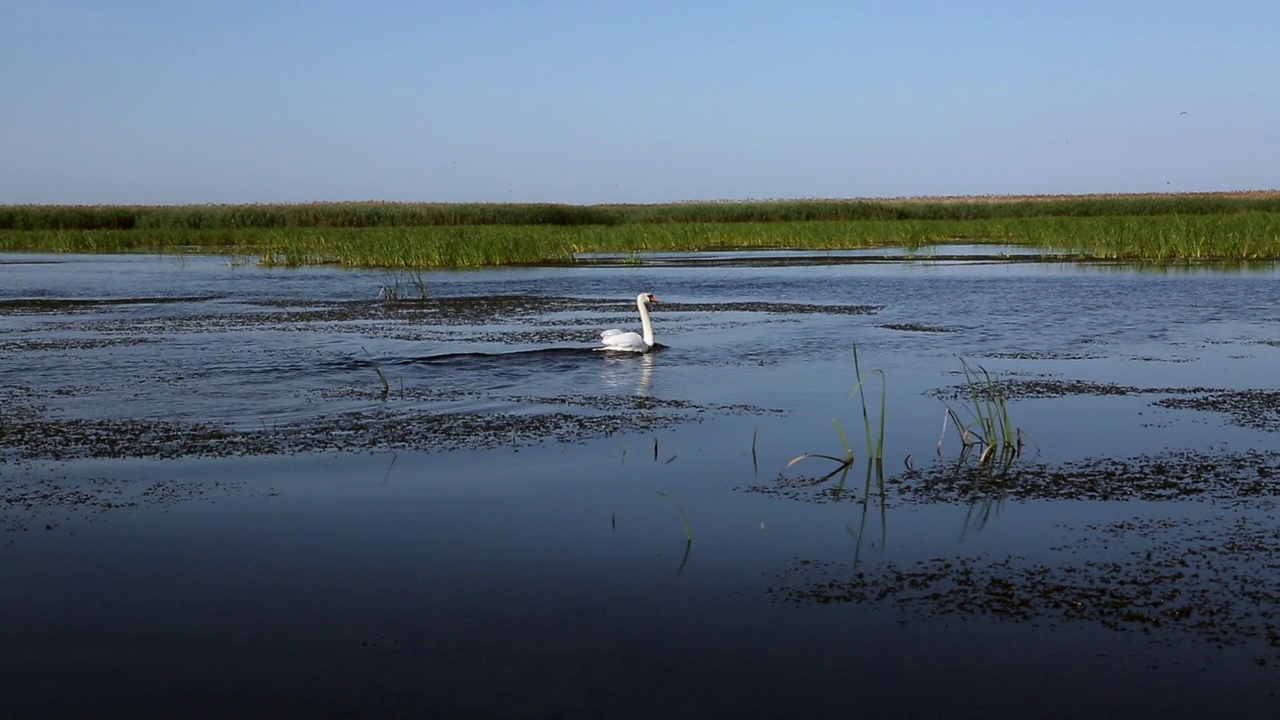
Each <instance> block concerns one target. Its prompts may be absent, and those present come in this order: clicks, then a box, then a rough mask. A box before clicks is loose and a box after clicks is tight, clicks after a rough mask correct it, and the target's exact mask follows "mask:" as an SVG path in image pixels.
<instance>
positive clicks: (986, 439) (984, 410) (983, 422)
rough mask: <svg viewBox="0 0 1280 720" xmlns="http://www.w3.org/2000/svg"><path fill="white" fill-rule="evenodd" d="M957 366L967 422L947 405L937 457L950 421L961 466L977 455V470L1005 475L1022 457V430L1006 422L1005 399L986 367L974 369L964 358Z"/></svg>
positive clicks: (1007, 410)
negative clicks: (962, 381) (961, 375)
mask: <svg viewBox="0 0 1280 720" xmlns="http://www.w3.org/2000/svg"><path fill="white" fill-rule="evenodd" d="M960 365H961V367H962V368H963V369H964V379H965V390H964V392H963V393H962V395H961V400H962V403H961V406H960V407H961V409H962V410H963V411H964V413H965V414H966V415H967V416H968V419H967V420H965V419H963V418H961V416H960V413H959V412H957V411H956V409H954V408H952V407H951V406H950V405H948V406H947V408H946V413H945V414H944V415H943V419H942V435H941V437H939V438H938V454H939V455H941V454H942V442H943V439H944V438H945V437H946V433H947V423H948V421H950V422H951V423H953V424H954V425H955V427H956V430H957V432H959V434H960V444H961V451H960V453H961V457H960V460H961V463H963V462H964V461H965V460H967V459H968V458H969V457H971V456H972V454H973V453H974V452H977V453H978V454H977V456H976V460H977V463H978V466H979V467H981V468H986V469H991V470H994V471H996V472H998V473H1004V472H1005V471H1007V470H1008V469H1009V466H1010V465H1011V464H1012V463H1013V461H1014V460H1016V459H1017V458H1018V456H1019V455H1021V454H1022V448H1023V445H1024V442H1023V436H1022V430H1021V429H1020V428H1018V427H1016V426H1015V425H1014V424H1013V422H1012V421H1011V420H1010V419H1009V405H1008V398H1007V397H1006V395H1005V393H1004V390H1003V388H1002V387H1001V385H1000V384H999V383H998V382H996V381H995V380H994V379H992V377H991V374H990V373H988V372H987V370H986V368H983V367H982V366H980V365H979V366H978V368H977V369H976V370H975V369H973V368H971V367H969V364H968V363H966V362H965V361H964V360H963V359H962V360H961V361H960Z"/></svg>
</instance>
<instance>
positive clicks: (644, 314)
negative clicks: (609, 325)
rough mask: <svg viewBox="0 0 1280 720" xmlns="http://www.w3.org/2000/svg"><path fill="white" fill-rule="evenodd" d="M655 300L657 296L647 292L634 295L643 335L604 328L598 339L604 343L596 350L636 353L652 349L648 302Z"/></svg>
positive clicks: (651, 326)
mask: <svg viewBox="0 0 1280 720" xmlns="http://www.w3.org/2000/svg"><path fill="white" fill-rule="evenodd" d="M657 302H658V298H656V297H654V296H652V295H650V294H649V293H640V294H639V295H637V296H636V307H637V308H639V309H640V325H641V326H642V327H643V328H644V335H643V336H641V335H640V334H639V333H635V332H623V331H621V330H605V331H604V332H602V333H600V341H601V342H603V343H604V347H598V348H596V350H615V351H618V352H638V353H647V352H649V351H650V350H652V349H653V323H652V322H650V321H649V303H657Z"/></svg>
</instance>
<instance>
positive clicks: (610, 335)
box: [600, 331, 649, 352]
mask: <svg viewBox="0 0 1280 720" xmlns="http://www.w3.org/2000/svg"><path fill="white" fill-rule="evenodd" d="M600 339H601V340H602V341H604V347H603V348H601V349H602V350H624V351H628V352H645V351H647V350H648V349H649V344H648V343H646V342H645V341H644V338H643V337H640V333H637V332H622V331H606V332H605V333H602V335H601V338H600Z"/></svg>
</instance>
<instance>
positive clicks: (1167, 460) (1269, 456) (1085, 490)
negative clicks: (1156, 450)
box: [885, 450, 1280, 503]
mask: <svg viewBox="0 0 1280 720" xmlns="http://www.w3.org/2000/svg"><path fill="white" fill-rule="evenodd" d="M885 482H886V484H887V485H889V486H890V487H891V488H893V490H894V491H895V492H896V494H897V495H898V496H899V497H901V498H903V499H904V500H907V501H910V502H929V503H937V502H944V503H966V502H973V501H975V500H985V499H995V498H999V499H1010V500H1148V501H1159V500H1186V499H1202V500H1213V501H1216V502H1236V501H1243V500H1245V499H1248V498H1259V497H1277V496H1280V452H1275V451H1261V450H1246V451H1243V452H1220V453H1214V452H1202V451H1195V450H1183V451H1176V452H1169V453H1165V454H1162V455H1154V456H1140V457H1135V458H1125V459H1120V458H1099V459H1091V460H1084V461H1080V462H1074V463H1063V464H1061V465H1055V466H1050V465H1045V464H1040V463H1023V462H1016V463H1014V464H1013V465H1011V466H1010V467H1009V468H1008V469H1007V470H1006V471H1004V472H1001V473H994V474H993V473H992V472H990V471H989V470H988V469H985V468H980V467H976V466H974V465H973V464H971V463H963V464H959V465H956V464H951V463H945V462H941V461H939V462H937V463H934V464H932V465H930V466H928V467H927V468H923V469H918V470H911V471H907V472H904V473H901V474H899V475H896V476H894V477H891V478H888V479H886V481H885Z"/></svg>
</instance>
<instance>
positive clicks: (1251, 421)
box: [1154, 390, 1280, 432]
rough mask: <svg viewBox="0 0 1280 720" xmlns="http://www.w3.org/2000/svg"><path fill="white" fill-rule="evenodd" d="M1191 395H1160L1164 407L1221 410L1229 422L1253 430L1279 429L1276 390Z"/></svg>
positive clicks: (1279, 392)
mask: <svg viewBox="0 0 1280 720" xmlns="http://www.w3.org/2000/svg"><path fill="white" fill-rule="evenodd" d="M1206 392H1208V394H1207V395H1204V396H1203V397H1193V398H1181V397H1173V398H1164V399H1162V400H1157V401H1156V402H1155V403H1154V404H1155V405H1158V406H1160V407H1164V408H1172V409H1179V410H1181V409H1189V410H1207V411H1212V412H1218V413H1223V414H1225V415H1227V417H1229V418H1230V420H1231V422H1233V423H1235V424H1236V425H1239V426H1241V427H1247V428H1253V429H1255V430H1267V431H1270V432H1276V431H1280V390H1218V391H1206Z"/></svg>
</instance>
